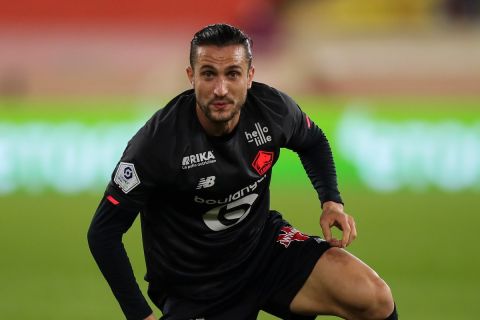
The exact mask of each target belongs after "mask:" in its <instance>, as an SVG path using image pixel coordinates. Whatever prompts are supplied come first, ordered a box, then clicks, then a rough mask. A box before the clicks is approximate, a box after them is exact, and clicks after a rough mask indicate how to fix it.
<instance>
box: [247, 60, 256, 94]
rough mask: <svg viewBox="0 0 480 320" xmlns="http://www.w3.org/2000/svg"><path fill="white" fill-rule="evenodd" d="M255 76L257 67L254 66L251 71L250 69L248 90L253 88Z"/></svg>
mask: <svg viewBox="0 0 480 320" xmlns="http://www.w3.org/2000/svg"><path fill="white" fill-rule="evenodd" d="M254 75H255V67H254V66H253V65H252V66H250V69H248V74H247V77H248V89H250V88H251V87H252V82H253V76H254Z"/></svg>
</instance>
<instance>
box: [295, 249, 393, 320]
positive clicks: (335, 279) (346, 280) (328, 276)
mask: <svg viewBox="0 0 480 320" xmlns="http://www.w3.org/2000/svg"><path fill="white" fill-rule="evenodd" d="M383 287H386V288H387V289H388V286H386V284H385V282H383V280H382V279H381V278H380V277H379V276H378V275H377V273H376V272H375V271H374V270H373V269H371V268H370V267H369V266H368V265H366V264H365V263H363V262H362V261H361V260H360V259H358V258H356V257H355V256H353V255H352V254H350V253H348V252H347V251H345V250H343V249H339V248H331V249H329V250H327V251H326V252H325V253H324V254H323V255H322V257H321V258H320V259H319V260H318V261H317V263H316V265H315V267H314V268H313V270H312V273H311V274H310V276H309V277H308V279H307V281H306V282H305V284H304V285H303V287H302V288H301V289H300V291H299V292H298V293H297V295H296V296H295V298H294V299H293V301H292V302H291V304H290V309H291V310H292V311H293V312H296V313H299V314H305V315H313V314H316V315H319V314H330V315H337V316H341V317H343V318H351V316H352V312H355V311H356V310H366V309H368V308H370V307H371V305H372V304H373V303H376V301H377V300H378V299H377V297H376V296H375V295H376V293H377V292H378V291H379V290H382V289H383ZM388 290H389V289H388ZM375 299H377V300H375ZM392 309H393V304H392ZM352 310H353V311H352Z"/></svg>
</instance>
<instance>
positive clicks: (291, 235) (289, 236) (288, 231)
mask: <svg viewBox="0 0 480 320" xmlns="http://www.w3.org/2000/svg"><path fill="white" fill-rule="evenodd" d="M280 232H281V233H280V234H279V235H278V237H277V242H278V243H280V244H281V245H283V246H284V247H285V248H288V246H289V245H290V243H291V242H292V241H305V240H307V239H309V238H310V237H309V236H307V235H305V234H303V233H301V232H300V231H298V230H297V229H295V228H294V227H291V226H285V227H282V228H281V229H280Z"/></svg>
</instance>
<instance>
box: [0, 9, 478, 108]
mask: <svg viewBox="0 0 480 320" xmlns="http://www.w3.org/2000/svg"><path fill="white" fill-rule="evenodd" d="M214 22H227V23H232V24H236V25H238V26H240V27H241V28H243V29H245V30H246V31H247V32H248V33H250V34H251V36H252V37H253V39H254V50H255V55H256V64H257V65H258V66H259V68H258V71H259V72H258V73H257V75H258V80H261V81H267V82H271V83H272V84H273V85H277V86H279V87H281V88H283V89H285V90H289V89H290V90H294V91H295V92H299V93H309V94H312V93H313V94H350V93H367V94H375V93H377V94H392V93H393V94H404V93H414V94H418V93H426V94H436V93H447V94H474V93H475V91H476V89H475V88H476V87H477V86H478V83H480V74H479V73H480V72H477V71H476V70H480V41H479V40H480V1H478V0H396V1H389V0H363V1H357V0H295V1H288V0H261V1H253V0H245V1H232V2H225V1H202V2H198V1H194V0H189V1H181V2H174V3H170V2H169V3H164V2H159V1H154V0H145V1H139V2H135V3H133V2H132V3H130V2H121V3H113V2H110V1H100V2H98V1H93V0H89V1H83V2H82V3H73V2H64V1H61V0H46V1H42V2H41V3H38V2H37V1H35V0H26V1H22V2H21V3H16V2H9V3H5V4H2V10H0V46H1V47H2V50H0V103H1V101H2V100H5V99H7V98H8V99H10V100H11V99H12V97H13V98H14V97H25V96H28V97H44V96H71V95H74V96H82V95H83V96H85V95H87V96H90V95H91V96H98V95H101V96H115V95H128V96H139V97H153V98H156V97H160V96H165V95H171V94H172V93H175V92H176V91H178V90H180V89H183V88H185V86H187V85H188V83H187V82H186V78H185V75H184V72H183V71H184V67H185V65H186V63H187V50H188V43H189V40H190V38H191V36H192V34H193V33H194V32H195V31H196V30H198V29H199V28H201V27H203V26H204V25H206V24H209V23H214Z"/></svg>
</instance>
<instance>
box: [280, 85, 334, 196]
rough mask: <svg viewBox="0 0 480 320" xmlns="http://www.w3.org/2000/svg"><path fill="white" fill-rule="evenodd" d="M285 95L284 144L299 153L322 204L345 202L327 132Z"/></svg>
mask: <svg viewBox="0 0 480 320" xmlns="http://www.w3.org/2000/svg"><path fill="white" fill-rule="evenodd" d="M282 96H283V100H284V102H285V105H286V107H287V113H286V116H285V117H284V124H283V128H284V130H285V135H286V144H285V147H286V148H288V149H290V150H292V151H295V152H296V153H297V154H298V155H299V157H300V160H301V162H302V165H303V167H304V169H305V171H306V172H307V175H308V177H309V178H310V181H311V182H312V185H313V187H314V188H315V190H316V191H317V193H318V197H319V199H320V201H321V203H322V204H323V203H324V202H326V201H334V202H338V203H343V201H342V198H341V196H340V192H339V190H338V184H337V174H336V169H335V164H334V160H333V154H332V150H331V148H330V144H329V142H328V140H327V138H326V136H325V134H324V133H323V131H322V130H321V129H320V128H319V127H318V126H317V125H316V124H315V123H314V122H313V121H312V120H311V119H310V118H309V117H308V116H307V115H306V114H305V113H304V112H303V111H302V110H301V109H300V107H299V106H298V105H297V104H296V103H295V102H294V101H293V99H292V98H290V97H288V96H287V95H284V94H282Z"/></svg>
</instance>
